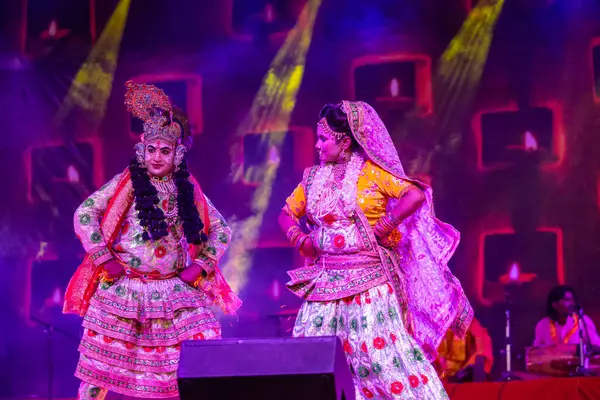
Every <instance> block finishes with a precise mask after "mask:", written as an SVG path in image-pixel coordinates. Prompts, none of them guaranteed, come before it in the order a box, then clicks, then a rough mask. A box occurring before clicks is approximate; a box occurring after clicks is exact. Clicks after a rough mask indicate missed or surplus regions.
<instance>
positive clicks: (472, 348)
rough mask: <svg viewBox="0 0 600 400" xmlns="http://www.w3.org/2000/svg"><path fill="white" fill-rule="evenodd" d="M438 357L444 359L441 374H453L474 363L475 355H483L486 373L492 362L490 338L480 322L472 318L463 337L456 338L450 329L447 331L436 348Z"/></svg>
mask: <svg viewBox="0 0 600 400" xmlns="http://www.w3.org/2000/svg"><path fill="white" fill-rule="evenodd" d="M438 353H439V358H438V361H439V359H441V358H444V359H445V360H446V369H445V370H444V371H442V372H443V375H446V376H454V375H456V373H457V372H458V371H460V370H461V369H463V368H465V367H467V366H469V365H473V364H475V358H476V357H477V356H480V355H481V356H484V357H485V362H484V369H485V372H487V373H488V374H489V373H490V371H491V370H492V365H493V364H494V354H493V349H492V339H491V338H490V335H489V334H488V331H487V329H485V328H484V327H483V326H482V325H481V323H480V322H479V321H478V320H477V319H475V318H473V322H472V323H471V326H470V327H469V330H468V331H467V334H466V336H465V337H464V338H463V339H459V338H457V337H456V336H455V335H454V333H453V332H452V331H448V332H447V333H446V336H445V337H444V339H443V340H442V343H441V344H440V347H439V348H438Z"/></svg>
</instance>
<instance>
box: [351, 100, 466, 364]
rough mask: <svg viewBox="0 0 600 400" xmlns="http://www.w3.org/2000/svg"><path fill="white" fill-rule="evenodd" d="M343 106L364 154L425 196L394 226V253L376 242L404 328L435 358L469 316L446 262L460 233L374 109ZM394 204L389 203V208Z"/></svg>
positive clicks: (462, 329) (461, 331)
mask: <svg viewBox="0 0 600 400" xmlns="http://www.w3.org/2000/svg"><path fill="white" fill-rule="evenodd" d="M342 108H343V110H344V112H345V113H346V115H347V116H348V122H349V124H350V127H351V129H352V133H353V135H354V137H355V138H356V140H357V141H358V143H359V144H360V146H361V147H362V149H363V150H364V152H365V154H366V156H367V157H368V158H369V159H371V161H372V162H374V163H375V164H377V165H378V166H380V167H381V168H383V169H384V170H386V171H387V172H389V173H390V174H392V175H394V176H396V177H397V178H400V179H404V180H408V181H410V182H413V183H415V184H416V185H417V186H419V187H420V188H422V190H423V192H424V194H425V198H426V201H425V202H424V203H423V205H422V206H421V208H420V209H418V210H417V211H416V212H415V213H414V214H413V215H411V216H410V217H408V218H407V219H406V220H404V221H403V222H402V224H400V226H399V227H398V229H399V230H400V232H401V233H402V240H401V242H400V244H399V246H398V247H397V249H396V251H392V250H389V249H386V248H383V247H381V246H379V253H380V256H381V259H382V261H383V263H384V265H385V266H386V269H387V272H388V277H389V278H390V279H391V281H392V284H393V286H394V287H395V289H396V293H398V297H399V301H400V304H404V305H405V306H406V311H407V315H406V318H405V322H406V323H407V329H408V330H409V331H410V332H411V334H412V335H413V337H414V338H415V340H416V341H417V342H418V343H419V345H420V346H421V348H422V349H423V351H424V352H425V354H426V355H427V357H428V359H430V360H434V359H435V358H436V356H437V348H438V346H439V345H440V343H441V341H442V339H443V337H444V335H445V334H446V332H447V331H448V329H452V330H453V331H454V332H455V334H456V335H457V336H459V337H463V336H464V335H465V333H466V332H467V330H468V328H469V325H470V324H471V320H472V319H473V309H472V308H471V305H470V304H469V301H468V299H467V297H466V296H465V294H464V292H463V289H462V286H461V284H460V282H459V281H458V279H457V278H456V277H455V276H454V275H453V274H452V272H451V271H450V269H449V268H448V265H447V264H448V261H449V260H450V258H451V257H452V255H453V254H454V252H455V250H456V247H457V246H458V243H459V241H460V234H459V232H458V231H457V230H456V229H454V227H452V226H451V225H449V224H446V223H444V222H442V221H440V220H439V219H437V218H436V217H435V212H434V208H433V191H432V189H431V187H429V186H427V185H426V184H424V183H423V182H419V181H416V180H414V179H411V178H409V177H407V176H406V174H405V172H404V168H403V167H402V163H401V162H400V158H399V157H398V153H397V152H396V149H395V147H394V144H393V142H392V139H391V137H390V135H389V133H388V131H387V129H386V127H385V125H384V124H383V121H382V120H381V118H379V116H378V115H377V112H376V111H375V110H374V109H373V107H371V106H370V105H368V104H366V103H364V102H360V101H359V102H350V101H343V102H342ZM396 203H397V200H395V201H390V202H389V203H388V207H389V208H392V207H394V206H395V205H396Z"/></svg>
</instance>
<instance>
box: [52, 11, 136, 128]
mask: <svg viewBox="0 0 600 400" xmlns="http://www.w3.org/2000/svg"><path fill="white" fill-rule="evenodd" d="M130 4H131V0H120V1H119V4H118V5H117V6H116V7H115V10H114V11H113V13H112V15H111V17H110V19H109V21H108V23H107V24H106V27H105V28H104V30H103V31H102V34H101V35H100V38H99V39H98V41H97V42H96V44H95V46H94V47H93V48H92V51H91V52H90V55H89V56H88V58H87V59H86V61H85V62H84V63H83V65H82V66H81V68H80V69H79V71H77V74H76V75H75V79H73V82H72V83H71V87H70V88H69V92H68V93H67V95H66V97H65V99H64V100H63V102H62V104H61V106H60V108H59V110H58V113H57V114H56V116H55V119H54V122H55V124H56V125H57V126H60V125H61V124H62V122H63V121H64V120H65V118H67V116H68V115H69V113H70V112H71V111H72V110H73V109H74V108H75V107H79V108H80V109H83V110H86V111H89V112H91V113H92V116H93V118H92V123H93V124H94V126H93V127H92V128H93V130H95V129H96V128H97V127H98V125H99V124H100V122H101V121H102V119H103V118H104V113H105V112H106V103H107V102H108V98H109V97H110V93H111V91H112V82H113V77H114V73H115V70H116V68H117V60H118V56H119V49H120V47H121V40H122V38H123V31H124V30H125V24H126V22H127V15H128V14H129V6H130Z"/></svg>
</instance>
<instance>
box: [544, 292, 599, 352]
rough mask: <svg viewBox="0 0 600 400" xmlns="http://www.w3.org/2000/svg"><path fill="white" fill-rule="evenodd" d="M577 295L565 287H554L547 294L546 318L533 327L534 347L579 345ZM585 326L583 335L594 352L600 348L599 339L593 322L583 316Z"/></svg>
mask: <svg viewBox="0 0 600 400" xmlns="http://www.w3.org/2000/svg"><path fill="white" fill-rule="evenodd" d="M577 304H578V300H577V295H576V294H575V291H574V290H573V289H572V288H570V287H568V286H565V285H561V286H556V287H555V288H553V289H552V290H551V291H550V293H549V294H548V300H547V303H546V313H547V317H545V318H543V319H542V320H541V321H540V322H538V324H537V326H536V327H535V341H534V346H550V345H557V344H575V345H576V344H579V316H578V314H577V312H576V311H577ZM583 323H584V326H585V329H584V332H583V335H584V337H587V338H588V339H589V344H591V345H592V347H593V348H594V350H597V348H598V346H600V337H599V336H598V332H597V331H596V326H595V325H594V322H593V321H592V320H591V319H590V318H589V317H588V316H587V315H584V316H583Z"/></svg>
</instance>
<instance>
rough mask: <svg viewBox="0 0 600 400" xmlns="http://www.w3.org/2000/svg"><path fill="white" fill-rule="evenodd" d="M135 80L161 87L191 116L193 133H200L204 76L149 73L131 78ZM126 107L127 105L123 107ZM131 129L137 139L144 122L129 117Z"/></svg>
mask: <svg viewBox="0 0 600 400" xmlns="http://www.w3.org/2000/svg"><path fill="white" fill-rule="evenodd" d="M131 80H133V81H134V82H139V83H148V84H152V85H155V86H157V87H159V88H160V89H162V90H164V92H165V93H166V94H167V96H169V98H170V99H171V102H172V103H173V104H175V105H176V106H177V107H179V108H181V109H182V110H184V111H185V112H186V113H187V115H188V118H189V122H190V125H191V128H192V135H199V134H200V133H202V130H203V129H204V121H203V113H202V77H201V76H200V75H197V74H179V73H164V74H148V75H139V76H136V77H134V78H131ZM123 108H124V109H125V107H123ZM129 121H130V128H129V131H130V132H131V134H132V135H133V136H134V137H135V138H136V139H137V138H138V137H139V135H140V134H141V133H142V130H143V123H142V122H141V121H140V120H139V119H137V118H134V117H133V116H130V117H129Z"/></svg>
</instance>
